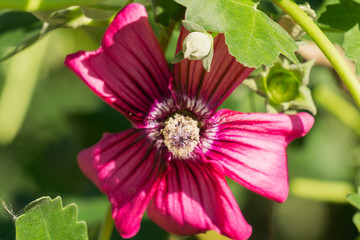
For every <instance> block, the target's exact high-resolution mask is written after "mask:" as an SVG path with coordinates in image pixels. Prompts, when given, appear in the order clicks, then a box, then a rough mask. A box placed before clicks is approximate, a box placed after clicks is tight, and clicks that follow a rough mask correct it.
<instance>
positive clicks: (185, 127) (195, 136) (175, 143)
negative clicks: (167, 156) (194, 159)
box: [161, 113, 200, 159]
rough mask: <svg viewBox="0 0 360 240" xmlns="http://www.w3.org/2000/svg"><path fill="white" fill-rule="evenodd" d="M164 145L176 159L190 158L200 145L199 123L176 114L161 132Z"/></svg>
mask: <svg viewBox="0 0 360 240" xmlns="http://www.w3.org/2000/svg"><path fill="white" fill-rule="evenodd" d="M161 133H162V135H163V136H164V144H165V146H166V147H167V148H168V150H169V152H171V153H172V156H173V157H174V158H179V159H186V158H189V157H190V155H191V153H192V152H193V150H194V149H195V147H196V146H197V145H198V143H199V136H200V129H199V127H198V121H196V120H194V119H193V118H191V117H189V116H183V115H181V114H178V113H176V114H175V115H174V116H172V117H170V118H169V119H168V120H167V121H166V122H165V127H164V128H163V129H162V130H161Z"/></svg>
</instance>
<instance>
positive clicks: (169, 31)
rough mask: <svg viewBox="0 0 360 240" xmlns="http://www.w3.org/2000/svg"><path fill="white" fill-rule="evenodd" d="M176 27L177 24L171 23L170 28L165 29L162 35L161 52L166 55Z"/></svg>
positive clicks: (160, 40)
mask: <svg viewBox="0 0 360 240" xmlns="http://www.w3.org/2000/svg"><path fill="white" fill-rule="evenodd" d="M175 26H176V22H175V21H170V25H169V26H168V27H166V28H164V29H163V30H162V32H161V34H160V37H159V43H160V46H161V50H162V52H163V53H164V54H165V52H166V49H167V47H168V45H169V41H170V38H171V35H172V32H173V30H174V28H175Z"/></svg>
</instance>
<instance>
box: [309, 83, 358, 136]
mask: <svg viewBox="0 0 360 240" xmlns="http://www.w3.org/2000/svg"><path fill="white" fill-rule="evenodd" d="M313 95H314V98H315V100H316V101H317V102H318V103H319V104H321V105H322V107H324V108H325V109H326V110H328V111H329V112H330V113H332V114H333V115H334V116H335V117H337V118H338V119H339V120H340V121H342V122H343V123H344V124H345V125H346V126H348V127H349V128H351V129H352V130H353V131H354V132H356V133H357V134H358V135H359V136H360V121H359V119H360V112H359V111H358V109H357V108H356V107H355V106H354V105H353V104H351V103H350V102H349V101H348V100H347V99H345V98H344V97H343V96H341V95H340V94H339V93H337V92H336V91H334V90H333V89H331V88H330V87H328V86H326V85H324V84H319V85H318V86H317V87H316V88H315V89H314V92H313Z"/></svg>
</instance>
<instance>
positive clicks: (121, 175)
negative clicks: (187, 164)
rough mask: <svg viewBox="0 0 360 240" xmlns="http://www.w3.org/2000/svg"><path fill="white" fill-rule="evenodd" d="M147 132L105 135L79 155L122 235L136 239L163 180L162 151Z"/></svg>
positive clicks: (134, 130)
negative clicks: (142, 219)
mask: <svg viewBox="0 0 360 240" xmlns="http://www.w3.org/2000/svg"><path fill="white" fill-rule="evenodd" d="M153 145H154V144H153V143H152V142H151V141H149V139H148V137H147V136H146V133H145V131H144V130H137V129H130V130H127V131H125V132H122V133H118V134H105V135H104V137H103V138H102V139H101V140H100V142H98V143H97V144H96V145H94V146H93V147H91V148H89V149H86V150H83V151H82V152H80V154H79V156H78V162H79V165H80V168H81V170H82V171H83V172H84V173H85V175H86V176H87V177H88V178H90V179H91V180H92V181H93V182H94V183H95V184H96V185H97V186H98V187H99V189H100V190H101V191H103V192H104V193H105V194H106V195H107V196H108V198H109V200H110V202H111V205H112V214H113V218H114V220H115V225H116V227H117V229H118V231H119V233H120V235H121V236H123V237H125V238H129V237H132V236H134V235H135V234H136V233H137V232H138V230H139V228H140V221H141V218H142V216H143V214H144V211H145V209H146V207H147V205H148V204H149V202H150V200H151V198H152V196H153V195H154V191H155V190H156V189H157V186H158V184H159V182H160V181H161V174H160V173H159V169H160V163H161V161H160V156H159V151H157V149H156V148H154V146H153Z"/></svg>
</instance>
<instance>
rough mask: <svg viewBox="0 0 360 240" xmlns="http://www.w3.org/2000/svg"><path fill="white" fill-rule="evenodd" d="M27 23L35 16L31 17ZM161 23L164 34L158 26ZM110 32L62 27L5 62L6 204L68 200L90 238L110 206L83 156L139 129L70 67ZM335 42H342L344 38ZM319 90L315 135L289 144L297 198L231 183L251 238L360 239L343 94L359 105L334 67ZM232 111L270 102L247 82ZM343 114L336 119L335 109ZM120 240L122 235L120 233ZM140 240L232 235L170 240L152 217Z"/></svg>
mask: <svg viewBox="0 0 360 240" xmlns="http://www.w3.org/2000/svg"><path fill="white" fill-rule="evenodd" d="M92 14H95V15H96V13H92ZM150 15H151V12H150ZM17 17H18V18H29V16H25V15H23V14H21V16H20V15H18V16H17ZM30 19H31V17H30ZM150 19H151V16H150ZM152 25H153V26H154V28H155V31H156V32H157V33H158V30H159V29H158V26H157V25H156V24H155V23H153V22H152ZM1 31H2V29H1V28H0V36H1ZM104 31H105V27H96V28H94V27H92V28H91V27H83V28H79V29H76V30H72V29H58V30H55V31H53V32H51V33H49V34H48V35H47V36H46V37H44V38H43V39H41V40H40V41H38V42H37V43H35V44H34V45H33V46H31V47H29V48H28V49H26V50H24V51H23V52H21V53H19V54H17V55H16V56H14V57H12V58H10V59H8V60H6V61H4V62H1V63H0V101H2V102H0V114H2V115H0V123H1V124H0V198H2V199H3V200H4V201H5V203H6V204H7V205H9V206H11V208H12V209H13V211H14V213H15V214H21V211H22V209H23V208H24V206H26V205H27V204H28V203H29V202H31V201H33V200H34V199H36V198H38V197H41V196H51V197H52V198H54V197H56V196H61V197H62V198H63V200H64V205H67V204H69V203H72V202H74V203H76V204H77V205H78V207H79V219H80V220H85V221H86V222H87V224H88V231H89V237H90V239H96V238H97V234H98V230H99V227H100V224H101V221H102V220H103V218H104V217H105V213H106V209H107V206H108V203H107V200H106V197H105V196H104V195H102V194H101V193H100V192H99V191H98V190H97V188H96V187H95V186H94V185H93V184H92V183H91V182H90V181H89V180H88V179H87V178H85V177H84V175H83V174H82V173H81V172H80V170H79V168H78V166H77V162H76V155H77V153H78V152H79V151H80V150H81V149H84V148H87V147H89V146H91V145H93V144H94V143H96V142H97V141H98V140H99V139H100V138H101V136H102V134H103V133H104V132H119V131H122V130H125V129H127V128H129V127H130V123H129V122H128V121H127V120H126V119H125V118H124V117H123V116H122V115H121V114H119V113H117V112H116V111H115V110H113V109H111V108H110V107H109V106H107V105H106V104H105V103H103V102H102V101H101V100H100V99H99V98H98V97H97V96H96V95H95V94H93V93H92V92H91V91H90V90H89V89H88V88H87V87H86V86H85V84H83V83H82V82H81V80H79V79H78V78H77V77H76V76H75V75H74V74H73V73H71V72H70V70H68V69H67V68H65V66H64V64H63V62H64V59H65V56H66V55H67V54H70V53H73V52H76V51H78V50H94V49H97V48H98V46H99V43H100V40H101V37H102V35H103V32H104ZM177 34H178V30H177V32H175V33H174V35H173V38H172V40H171V41H170V46H169V50H168V52H167V53H166V57H167V59H168V60H170V59H171V58H172V56H173V54H174V48H175V44H176V35H177ZM5 37H6V36H4V35H2V36H1V37H0V43H1V41H4V42H5V41H7V42H9V41H10V40H9V39H5ZM330 37H331V38H332V39H333V40H334V41H340V42H341V41H342V35H341V34H336V33H335V34H332V35H330ZM4 39H5V40H4ZM310 88H311V89H313V90H314V91H313V93H314V94H313V95H314V100H315V104H316V106H317V107H318V114H317V115H316V117H315V125H314V127H313V129H312V130H311V131H310V133H309V134H308V135H307V136H306V137H305V138H303V139H298V140H296V141H294V142H293V143H292V144H291V145H290V146H289V147H288V159H289V161H288V162H289V163H288V164H289V175H290V196H289V198H288V200H287V201H286V202H285V203H284V204H278V203H274V202H272V201H270V200H268V199H265V198H263V197H260V196H258V195H256V194H254V193H252V192H250V191H248V190H246V189H244V188H243V187H241V186H239V185H237V184H236V183H233V182H231V181H230V180H229V184H230V186H231V188H232V191H233V193H234V195H235V197H236V199H237V200H238V203H239V205H240V208H241V209H242V211H243V214H244V215H245V218H246V219H247V220H248V222H249V223H250V224H251V225H252V227H253V235H252V237H251V239H276V240H278V239H279V240H287V239H291V240H297V239H299V240H300V239H307V240H315V239H324V240H325V239H355V238H356V237H357V235H358V232H357V230H356V228H355V226H354V225H353V223H352V216H353V214H354V213H355V212H356V210H355V208H353V207H352V206H350V205H349V204H348V203H347V202H346V195H347V194H349V193H352V192H356V191H357V190H356V188H357V186H358V182H359V179H358V169H359V162H360V145H359V142H360V136H359V134H357V133H356V130H355V129H354V128H351V126H350V127H349V124H346V123H344V121H343V120H341V114H340V115H339V114H336V112H340V113H341V111H342V109H344V108H343V105H341V104H338V102H334V101H333V100H334V99H335V97H340V98H341V99H344V101H345V104H350V107H353V105H352V100H351V98H350V97H349V96H348V94H347V92H346V91H345V90H342V88H341V86H340V85H339V81H338V79H337V77H336V75H335V74H334V72H333V71H332V70H331V69H329V68H327V67H323V66H315V67H314V68H313V69H312V72H311V76H310ZM324 89H325V92H324V91H323V90H324ZM4 99H5V100H4ZM1 104H2V105H1ZM4 105H5V106H4ZM346 106H347V105H346ZM222 107H223V108H229V109H232V110H238V111H243V112H254V111H257V112H264V111H265V108H264V99H262V98H260V97H258V96H257V95H255V94H254V93H252V92H250V91H249V90H248V89H247V88H246V87H243V86H240V87H239V88H238V89H237V90H235V91H234V93H233V94H232V95H231V96H230V97H229V98H228V99H227V100H226V102H225V103H224V104H223V106H222ZM333 108H335V114H334V111H331V110H329V109H333ZM336 109H337V110H336ZM4 113H6V114H4ZM344 114H345V113H344ZM355 116H357V115H356V114H355ZM357 121H359V122H360V120H359V119H353V122H355V123H356V122H357ZM350 125H351V124H350ZM355 125H356V124H355ZM0 239H4V240H7V239H15V230H14V224H13V220H12V218H11V216H10V215H9V214H8V213H7V212H6V211H5V210H4V209H3V208H2V207H1V206H0ZM112 239H122V238H121V237H120V236H119V235H118V234H117V233H116V231H115V232H114V234H113V237H112ZM134 239H143V240H150V239H154V240H158V239H172V240H176V239H224V238H221V237H220V236H219V235H216V234H213V233H210V234H207V235H204V234H200V235H198V236H192V237H181V238H179V237H177V236H169V235H168V234H167V233H166V232H164V231H163V230H161V229H160V228H159V227H157V226H156V225H155V224H153V223H152V222H151V221H149V220H148V219H147V218H146V216H145V217H144V220H143V222H142V227H141V230H140V232H139V233H138V235H136V237H135V238H134Z"/></svg>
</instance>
